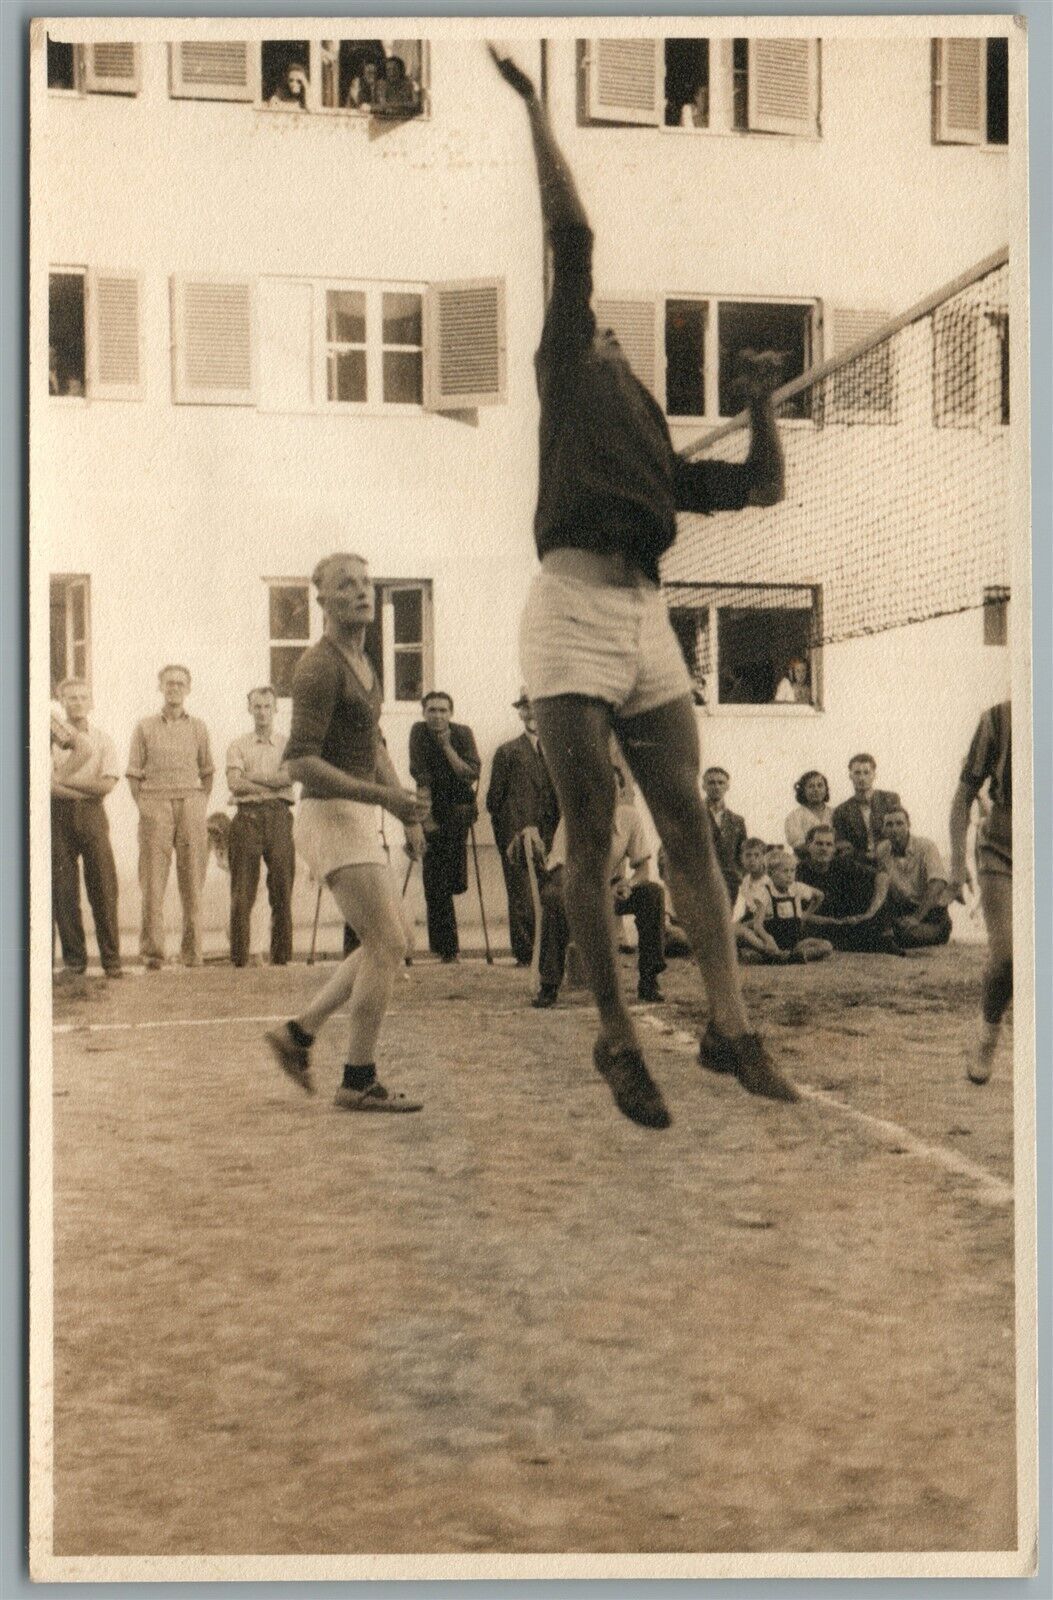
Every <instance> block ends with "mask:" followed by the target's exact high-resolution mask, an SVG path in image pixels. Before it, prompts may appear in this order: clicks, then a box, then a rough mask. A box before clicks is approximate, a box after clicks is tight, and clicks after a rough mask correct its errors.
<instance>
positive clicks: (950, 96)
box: [936, 39, 987, 144]
mask: <svg viewBox="0 0 1053 1600" xmlns="http://www.w3.org/2000/svg"><path fill="white" fill-rule="evenodd" d="M936 90H937V93H936V138H937V139H938V140H939V141H940V143H941V144H983V142H984V138H985V135H986V132H987V42H986V40H984V39H937V40H936Z"/></svg>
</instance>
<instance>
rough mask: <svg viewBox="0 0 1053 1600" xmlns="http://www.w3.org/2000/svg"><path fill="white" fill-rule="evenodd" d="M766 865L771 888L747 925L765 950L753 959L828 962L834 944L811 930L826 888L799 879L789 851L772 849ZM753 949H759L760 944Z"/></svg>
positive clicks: (794, 862) (762, 949)
mask: <svg viewBox="0 0 1053 1600" xmlns="http://www.w3.org/2000/svg"><path fill="white" fill-rule="evenodd" d="M765 866H766V867H767V878H768V887H767V889H766V890H765V891H764V898H763V900H762V901H761V902H760V904H759V905H758V906H757V909H756V911H755V912H754V914H753V917H752V918H751V921H750V923H747V924H746V925H747V926H751V927H752V931H753V933H754V934H755V935H757V937H758V939H759V940H761V941H762V944H761V952H762V953H760V954H759V955H758V954H754V955H753V957H752V959H753V960H758V959H759V960H761V961H772V962H785V961H797V962H804V961H824V960H825V959H826V957H827V956H829V955H832V953H833V948H834V947H833V945H832V944H831V943H830V941H829V940H828V939H816V938H813V937H812V936H811V935H810V934H809V933H808V932H807V925H808V918H809V916H814V915H815V914H816V912H817V911H818V910H819V908H820V906H821V905H822V903H823V893H822V890H821V889H814V888H813V887H812V886H811V885H810V884H807V883H797V882H796V879H795V876H794V874H795V873H796V870H797V863H796V861H795V859H794V857H793V856H792V855H791V854H790V852H789V851H788V850H782V849H773V850H769V852H768V854H767V857H766V860H765ZM753 948H754V950H756V946H754V947H753Z"/></svg>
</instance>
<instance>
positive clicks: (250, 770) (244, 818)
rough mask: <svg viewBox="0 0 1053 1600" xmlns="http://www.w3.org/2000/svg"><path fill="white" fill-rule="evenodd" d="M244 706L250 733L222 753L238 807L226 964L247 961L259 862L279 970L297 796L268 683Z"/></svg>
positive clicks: (287, 945)
mask: <svg viewBox="0 0 1053 1600" xmlns="http://www.w3.org/2000/svg"><path fill="white" fill-rule="evenodd" d="M248 704H249V711H250V713H251V715H252V723H253V731H252V732H251V733H245V734H242V736H241V738H240V739H235V740H234V742H233V743H232V744H231V746H230V748H229V750H228V751H227V783H228V785H229V786H230V797H231V799H232V800H233V802H234V803H235V805H236V806H237V812H236V814H235V817H234V820H233V822H232V823H231V825H230V844H229V853H230V960H231V965H232V966H235V967H244V966H246V965H247V963H248V959H249V945H250V933H249V925H250V920H251V917H252V908H253V906H254V905H255V903H256V890H257V888H258V887H259V881H260V862H261V861H264V862H266V864H267V898H268V899H269V900H270V903H271V966H272V967H284V966H286V965H287V964H288V961H289V957H290V956H291V955H292V886H293V876H294V874H295V872H296V852H295V850H294V848H293V834H292V808H293V805H294V803H295V800H296V793H295V790H294V789H293V785H292V779H291V778H290V777H289V771H288V768H287V767H285V766H284V765H283V761H282V758H283V756H284V754H285V745H286V740H285V739H284V738H283V737H282V735H281V734H280V733H275V731H274V713H275V709H276V707H277V701H276V699H275V694H274V690H273V689H272V688H270V686H269V685H268V686H266V687H263V688H260V689H253V690H251V692H250V694H249V701H248Z"/></svg>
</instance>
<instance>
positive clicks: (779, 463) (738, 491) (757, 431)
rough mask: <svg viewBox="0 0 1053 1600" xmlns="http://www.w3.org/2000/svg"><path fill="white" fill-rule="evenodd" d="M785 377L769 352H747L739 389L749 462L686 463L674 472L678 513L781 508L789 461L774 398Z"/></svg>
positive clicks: (741, 360) (741, 365) (680, 460)
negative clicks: (746, 421)
mask: <svg viewBox="0 0 1053 1600" xmlns="http://www.w3.org/2000/svg"><path fill="white" fill-rule="evenodd" d="M781 376H782V357H781V355H779V354H778V353H776V352H774V351H770V350H762V351H756V350H743V351H742V352H741V354H740V356H739V362H738V374H737V377H736V385H735V386H736V390H737V392H738V394H739V395H740V396H741V397H742V398H743V399H744V400H745V401H746V403H747V405H748V407H749V414H750V448H749V454H748V455H747V457H746V459H745V461H742V462H731V461H685V460H684V459H683V457H678V458H677V461H676V465H675V468H674V472H675V483H674V491H675V494H676V508H677V510H678V511H741V510H742V509H743V507H745V506H774V505H778V503H779V501H780V500H782V499H783V498H784V496H785V494H786V474H785V462H784V458H783V450H782V441H781V439H780V438H779V428H778V424H777V423H776V421H775V407H774V406H773V405H772V399H771V397H772V393H773V392H774V390H775V389H777V388H778V386H779V382H780V379H781Z"/></svg>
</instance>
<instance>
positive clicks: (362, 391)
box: [329, 350, 366, 401]
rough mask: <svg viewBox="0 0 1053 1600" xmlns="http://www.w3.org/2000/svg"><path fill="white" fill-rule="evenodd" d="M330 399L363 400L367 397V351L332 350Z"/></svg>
mask: <svg viewBox="0 0 1053 1600" xmlns="http://www.w3.org/2000/svg"><path fill="white" fill-rule="evenodd" d="M329 398H330V400H347V401H362V400H364V399H365V398H366V352H365V351H364V350H330V352H329Z"/></svg>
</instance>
